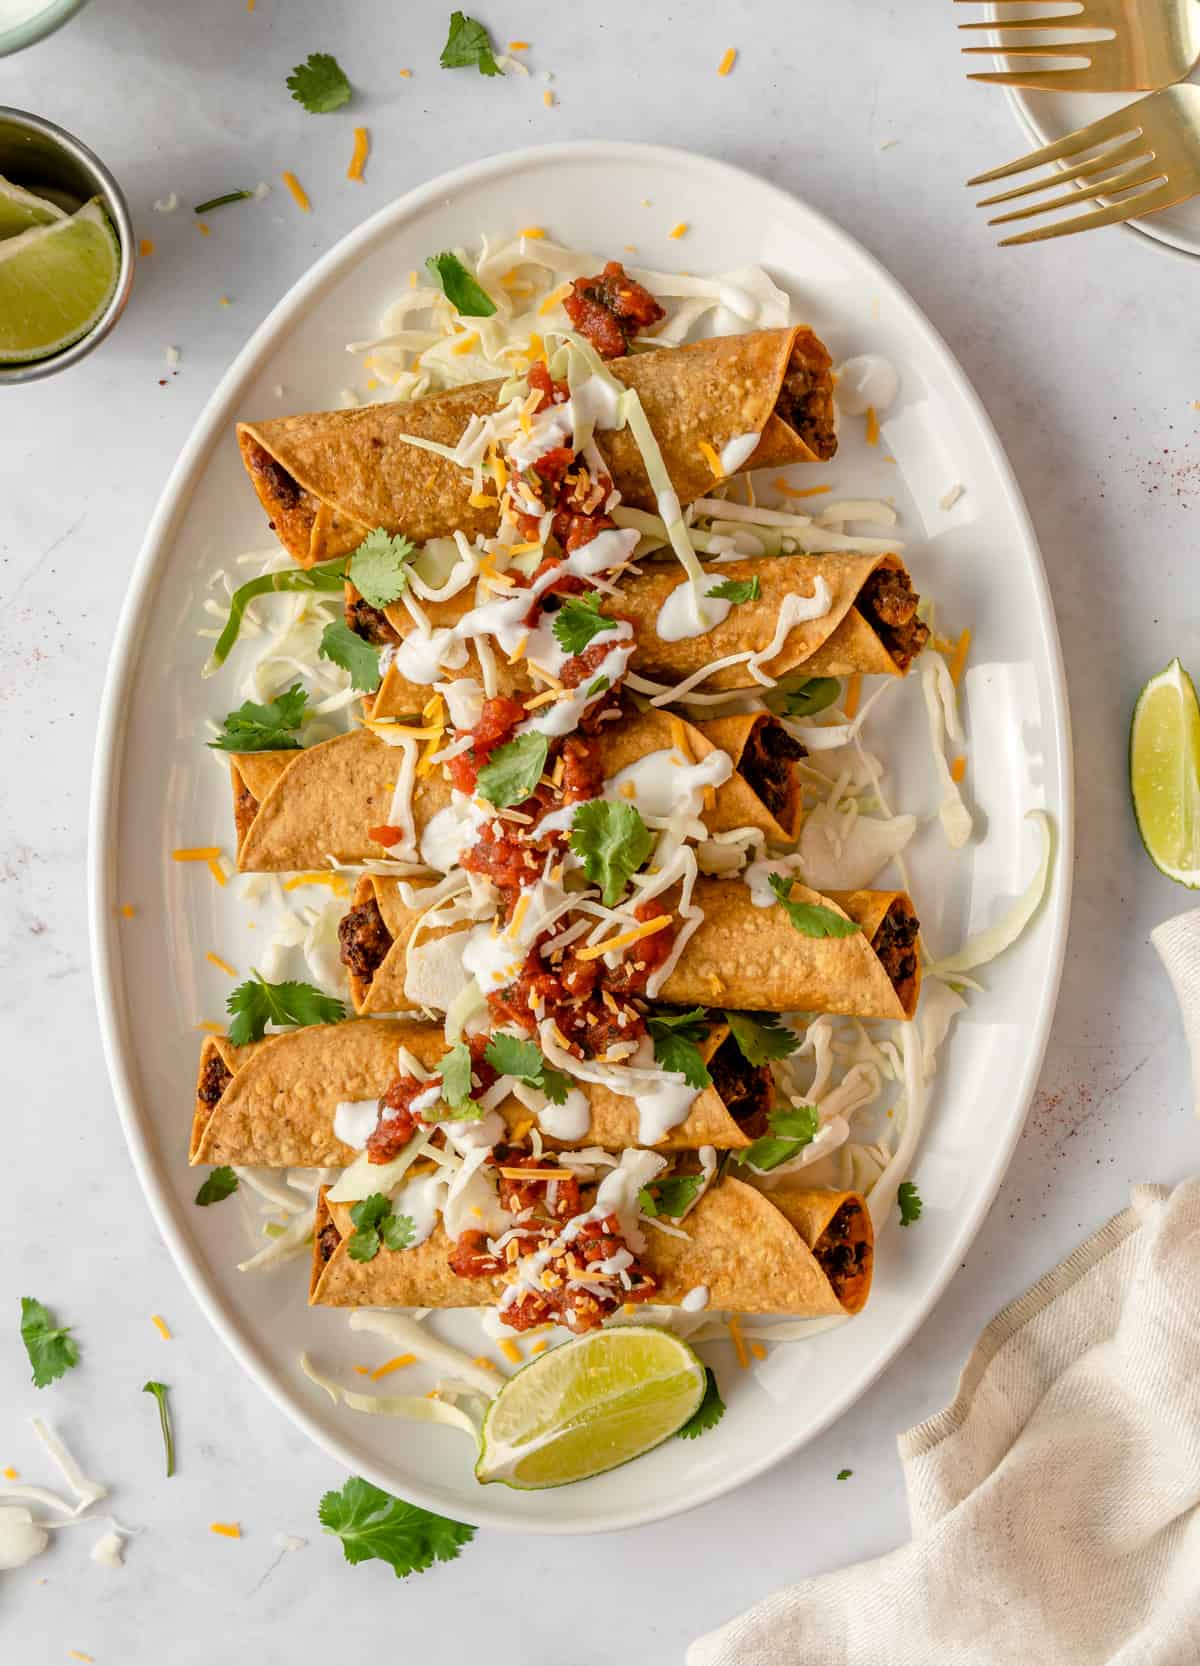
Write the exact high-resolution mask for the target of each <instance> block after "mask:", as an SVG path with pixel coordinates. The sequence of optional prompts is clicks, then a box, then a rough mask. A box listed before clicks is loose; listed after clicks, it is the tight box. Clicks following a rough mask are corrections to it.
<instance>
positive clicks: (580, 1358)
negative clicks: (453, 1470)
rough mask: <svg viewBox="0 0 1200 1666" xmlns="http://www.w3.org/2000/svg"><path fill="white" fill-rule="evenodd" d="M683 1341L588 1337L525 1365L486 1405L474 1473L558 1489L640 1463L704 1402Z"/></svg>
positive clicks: (639, 1329)
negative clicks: (636, 1461)
mask: <svg viewBox="0 0 1200 1666" xmlns="http://www.w3.org/2000/svg"><path fill="white" fill-rule="evenodd" d="M704 1384H705V1377H704V1366H703V1365H702V1364H701V1363H700V1361H699V1359H697V1357H696V1355H695V1353H694V1352H693V1351H692V1349H691V1348H689V1347H688V1345H687V1343H686V1342H683V1341H681V1340H680V1338H679V1337H677V1336H673V1335H672V1334H671V1333H670V1332H669V1331H662V1330H654V1329H652V1328H651V1327H650V1326H647V1325H623V1326H621V1327H619V1328H618V1329H614V1330H598V1331H593V1332H592V1333H591V1334H589V1335H586V1336H580V1337H577V1338H576V1339H575V1340H574V1341H571V1342H567V1343H564V1344H563V1346H562V1347H560V1348H555V1349H553V1350H552V1351H551V1352H550V1353H545V1354H542V1355H540V1356H539V1357H538V1358H537V1359H535V1360H531V1361H530V1363H529V1364H528V1365H525V1366H523V1367H522V1368H521V1370H520V1371H518V1372H517V1373H516V1374H515V1375H514V1376H512V1377H510V1378H509V1379H508V1381H507V1382H506V1383H505V1385H504V1387H503V1388H502V1389H501V1390H500V1392H499V1394H497V1396H496V1398H495V1399H494V1400H493V1401H492V1403H491V1405H490V1406H489V1407H488V1412H487V1416H486V1418H485V1419H484V1424H483V1432H482V1444H481V1450H480V1454H479V1461H478V1463H477V1464H476V1466H475V1474H476V1476H477V1478H478V1479H479V1480H480V1481H503V1482H504V1483H505V1485H506V1486H510V1487H520V1488H527V1489H528V1488H535V1487H561V1486H565V1485H566V1484H567V1483H568V1482H570V1481H583V1480H586V1478H587V1477H588V1476H589V1475H600V1474H602V1473H603V1472H604V1471H605V1470H608V1469H616V1468H617V1466H618V1465H619V1464H624V1463H628V1462H629V1461H630V1459H631V1458H638V1457H641V1455H642V1453H643V1452H649V1451H650V1449H651V1448H652V1447H654V1446H657V1445H659V1443H660V1442H661V1441H664V1440H666V1439H667V1438H668V1436H670V1435H673V1434H674V1433H675V1431H676V1430H677V1429H679V1428H681V1427H682V1425H683V1424H684V1423H686V1422H687V1420H688V1418H689V1417H691V1415H692V1413H693V1412H694V1411H695V1410H696V1409H697V1407H698V1406H699V1404H700V1402H701V1400H702V1399H703V1398H704Z"/></svg>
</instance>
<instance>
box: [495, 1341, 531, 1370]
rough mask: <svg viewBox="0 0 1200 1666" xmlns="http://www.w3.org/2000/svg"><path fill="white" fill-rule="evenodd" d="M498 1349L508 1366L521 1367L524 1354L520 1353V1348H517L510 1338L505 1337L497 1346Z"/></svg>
mask: <svg viewBox="0 0 1200 1666" xmlns="http://www.w3.org/2000/svg"><path fill="white" fill-rule="evenodd" d="M499 1347H500V1352H501V1353H502V1354H503V1355H504V1357H505V1359H506V1360H508V1361H509V1363H510V1364H512V1365H521V1364H522V1363H523V1362H524V1359H525V1356H524V1354H523V1353H522V1352H521V1350H520V1348H518V1347H517V1345H516V1343H515V1342H514V1341H513V1339H512V1338H511V1337H510V1336H506V1337H505V1338H504V1339H503V1341H502V1342H501V1343H500V1344H499Z"/></svg>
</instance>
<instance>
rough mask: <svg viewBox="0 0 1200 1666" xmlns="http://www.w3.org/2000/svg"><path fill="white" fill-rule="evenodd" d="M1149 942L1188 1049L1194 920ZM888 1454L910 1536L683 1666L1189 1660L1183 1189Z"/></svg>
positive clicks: (1125, 1225) (1136, 1204) (1198, 1510)
mask: <svg viewBox="0 0 1200 1666" xmlns="http://www.w3.org/2000/svg"><path fill="white" fill-rule="evenodd" d="M1154 942H1155V945H1156V947H1157V948H1158V950H1159V953H1160V954H1161V955H1162V957H1163V960H1164V962H1165V963H1166V965H1167V969H1168V971H1169V973H1170V975H1171V978H1172V981H1173V982H1174V984H1175V987H1176V991H1177V993H1178V995H1179V998H1180V1004H1181V1006H1182V1008H1183V1012H1184V1016H1185V1022H1186V1023H1187V1025H1188V1038H1189V1043H1192V1042H1193V1038H1195V1041H1196V1042H1197V1043H1200V910H1196V911H1194V912H1192V913H1191V914H1187V915H1184V916H1182V917H1181V918H1180V919H1179V920H1172V921H1168V922H1167V924H1166V925H1164V926H1160V927H1159V928H1158V930H1157V931H1156V932H1155V934H1154ZM1193 1062H1194V1065H1195V1064H1197V1063H1200V1045H1198V1046H1194V1049H1193ZM1197 1080H1198V1081H1200V1075H1198V1076H1197ZM1198 1098H1200V1094H1198ZM899 1448H900V1458H901V1462H902V1463H903V1465H904V1475H905V1481H906V1484H907V1488H908V1499H909V1509H910V1512H911V1516H912V1527H913V1538H912V1542H911V1543H910V1544H908V1545H906V1546H904V1547H903V1548H901V1549H899V1550H895V1551H892V1552H891V1553H890V1554H889V1555H887V1556H883V1557H880V1558H879V1559H878V1560H876V1561H873V1562H864V1563H860V1564H859V1565H858V1566H856V1567H851V1568H846V1569H843V1570H842V1571H841V1572H838V1573H833V1574H826V1575H823V1576H821V1577H820V1578H817V1579H808V1580H804V1581H803V1582H802V1583H801V1584H799V1585H793V1586H792V1587H791V1588H790V1589H788V1590H785V1591H780V1592H777V1593H776V1594H775V1595H774V1596H772V1597H768V1598H767V1600H766V1601H765V1602H762V1603H759V1604H758V1605H757V1606H756V1607H754V1608H752V1609H751V1610H750V1611H749V1612H748V1613H747V1614H744V1615H742V1616H741V1618H739V1619H737V1620H733V1621H732V1622H730V1624H728V1625H726V1626H724V1627H723V1628H722V1629H721V1630H720V1631H717V1632H713V1633H712V1634H711V1635H709V1636H708V1637H703V1638H701V1639H700V1640H699V1641H698V1642H696V1643H694V1644H693V1645H692V1647H691V1649H690V1650H689V1651H688V1657H687V1659H688V1666H1200V1179H1193V1180H1187V1181H1185V1182H1184V1183H1183V1184H1182V1185H1180V1186H1178V1187H1177V1188H1176V1189H1175V1191H1174V1192H1172V1193H1170V1194H1168V1192H1167V1191H1166V1189H1165V1188H1164V1187H1161V1186H1136V1187H1135V1188H1134V1190H1133V1196H1132V1201H1131V1204H1130V1207H1129V1208H1128V1209H1126V1210H1125V1211H1124V1212H1123V1213H1122V1214H1120V1215H1118V1216H1117V1217H1116V1218H1115V1219H1114V1220H1111V1221H1110V1222H1109V1223H1108V1225H1107V1226H1105V1227H1104V1228H1102V1229H1101V1231H1099V1232H1098V1233H1096V1235H1095V1236H1094V1237H1093V1238H1090V1239H1088V1241H1087V1242H1086V1243H1084V1244H1082V1245H1081V1246H1080V1247H1079V1249H1077V1250H1076V1251H1075V1253H1074V1254H1073V1255H1071V1256H1069V1257H1068V1258H1067V1260H1066V1261H1064V1262H1063V1263H1062V1264H1061V1266H1059V1267H1056V1268H1055V1270H1054V1271H1053V1272H1052V1273H1050V1274H1048V1275H1047V1277H1045V1278H1044V1279H1043V1280H1042V1281H1041V1283H1040V1284H1038V1285H1036V1286H1035V1288H1034V1289H1032V1290H1030V1291H1029V1292H1028V1294H1027V1295H1024V1296H1022V1297H1021V1298H1020V1299H1019V1300H1018V1301H1015V1302H1013V1303H1012V1305H1011V1306H1009V1307H1007V1308H1005V1310H1004V1312H1003V1313H1001V1314H1000V1315H999V1317H998V1318H996V1319H994V1320H993V1321H992V1323H991V1324H990V1325H989V1326H988V1328H987V1330H986V1331H985V1332H984V1333H983V1335H982V1336H981V1337H980V1339H979V1342H978V1343H977V1344H976V1347H975V1349H974V1352H973V1353H972V1354H971V1357H970V1359H969V1360H968V1361H967V1365H966V1369H965V1370H964V1371H963V1374H962V1379H961V1381H960V1383H959V1388H958V1393H957V1395H956V1396H955V1399H954V1402H953V1404H952V1405H950V1406H948V1407H947V1408H946V1410H945V1411H943V1412H940V1413H939V1414H938V1415H937V1416H936V1417H933V1418H930V1419H929V1421H928V1422H926V1423H922V1424H920V1425H919V1426H918V1427H917V1428H915V1429H910V1430H909V1432H908V1433H907V1434H905V1435H901V1437H900V1441H899Z"/></svg>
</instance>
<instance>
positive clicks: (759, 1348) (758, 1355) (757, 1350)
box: [750, 1342, 767, 1359]
mask: <svg viewBox="0 0 1200 1666" xmlns="http://www.w3.org/2000/svg"><path fill="white" fill-rule="evenodd" d="M750 1352H751V1353H752V1354H753V1355H754V1357H755V1359H766V1357H767V1350H766V1349H765V1348H764V1347H763V1345H762V1343H761V1342H752V1343H751V1344H750Z"/></svg>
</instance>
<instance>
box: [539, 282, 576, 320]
mask: <svg viewBox="0 0 1200 1666" xmlns="http://www.w3.org/2000/svg"><path fill="white" fill-rule="evenodd" d="M570 293H571V286H570V284H569V283H560V284H559V286H558V288H557V289H552V290H551V291H550V293H549V295H547V297H546V299H545V300H544V301H543V302H542V304H541V306H540V307H539V308H538V317H539V318H545V317H546V316H547V314H549V313H552V312H553V311H554V309H555V307H556V306H557V305H558V303H559V302H560V301H561V300H563V299H564V297H565V296H567V295H569V294H570Z"/></svg>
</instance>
